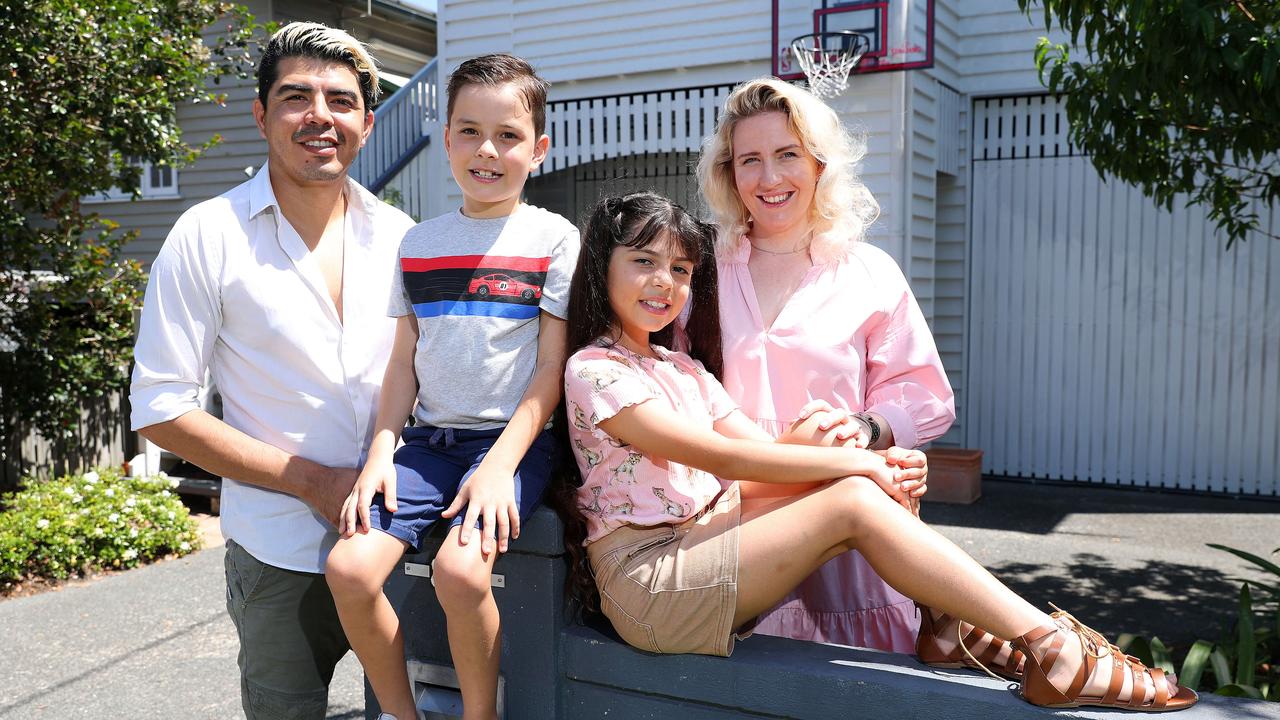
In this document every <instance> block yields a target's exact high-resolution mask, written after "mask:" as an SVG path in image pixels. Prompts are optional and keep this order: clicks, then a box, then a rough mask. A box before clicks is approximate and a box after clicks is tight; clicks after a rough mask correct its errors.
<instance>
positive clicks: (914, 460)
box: [880, 445, 929, 517]
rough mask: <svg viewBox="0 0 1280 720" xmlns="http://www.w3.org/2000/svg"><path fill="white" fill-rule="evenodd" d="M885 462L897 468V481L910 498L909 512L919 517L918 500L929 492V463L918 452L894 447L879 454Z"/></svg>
mask: <svg viewBox="0 0 1280 720" xmlns="http://www.w3.org/2000/svg"><path fill="white" fill-rule="evenodd" d="M880 454H881V455H883V456H884V459H885V462H886V463H888V464H889V465H892V466H894V467H895V468H897V470H898V472H897V477H898V481H899V482H900V483H901V487H902V489H903V491H905V492H906V493H907V496H908V497H910V498H911V510H912V512H913V513H915V515H916V517H920V498H922V497H924V494H925V493H926V492H928V491H929V485H928V483H929V461H928V458H926V457H925V454H924V453H923V452H921V451H919V450H908V449H906V448H900V447H897V446H896V445H895V446H893V447H890V448H889V449H887V450H884V451H883V452H881V453H880Z"/></svg>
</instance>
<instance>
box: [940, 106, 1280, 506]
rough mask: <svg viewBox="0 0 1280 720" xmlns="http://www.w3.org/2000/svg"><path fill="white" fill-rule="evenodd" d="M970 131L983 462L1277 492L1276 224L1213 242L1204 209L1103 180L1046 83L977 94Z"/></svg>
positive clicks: (1013, 469) (1268, 219)
mask: <svg viewBox="0 0 1280 720" xmlns="http://www.w3.org/2000/svg"><path fill="white" fill-rule="evenodd" d="M973 137H974V146H973V164H972V168H973V169H972V172H973V183H972V187H973V196H972V213H973V216H972V223H971V227H972V236H971V243H970V247H971V253H972V255H971V257H970V269H971V272H970V277H969V298H970V301H969V302H970V311H969V318H970V320H969V327H968V348H969V350H968V352H969V364H968V367H969V374H968V377H967V380H966V382H967V384H968V393H966V394H967V396H968V403H967V407H966V408H965V413H966V419H967V423H966V424H967V433H966V434H967V437H966V444H967V445H969V446H971V447H978V448H982V449H983V450H984V451H985V456H984V467H983V470H984V472H987V473H991V474H996V475H1007V476H1015V477H1028V478H1049V479H1062V480H1077V481H1087V482H1093V483H1108V484H1120V485H1137V486H1148V487H1159V488H1172V489H1186V490H1199V491H1211V492H1223V493H1232V494H1242V495H1264V496H1277V495H1280V481H1278V479H1277V476H1276V473H1275V468H1276V467H1277V466H1280V442H1277V439H1278V438H1280V421H1278V417H1280V402H1278V401H1280V241H1277V240H1273V239H1271V238H1268V237H1265V236H1263V235H1261V234H1254V235H1252V236H1251V237H1249V238H1248V240H1247V241H1245V242H1243V243H1237V244H1236V245H1234V246H1233V247H1232V249H1231V250H1227V249H1226V247H1225V246H1226V241H1225V239H1224V238H1223V237H1222V236H1221V235H1219V234H1217V233H1216V232H1215V229H1214V225H1213V223H1212V222H1211V221H1209V220H1207V218H1206V212H1205V211H1204V210H1202V209H1200V208H1198V207H1191V208H1187V207H1183V206H1182V204H1181V203H1177V202H1175V204H1174V207H1173V209H1172V211H1165V210H1162V209H1160V208H1158V207H1157V206H1156V205H1155V204H1154V203H1153V202H1152V201H1151V200H1149V199H1147V198H1146V197H1144V196H1143V195H1142V194H1141V193H1140V192H1139V191H1138V190H1136V189H1134V188H1132V187H1129V186H1126V185H1123V184H1121V183H1119V182H1118V181H1116V180H1114V179H1111V180H1109V181H1108V182H1103V181H1102V180H1101V178H1100V177H1099V176H1098V174H1097V172H1096V171H1095V170H1094V169H1093V166H1092V165H1091V164H1090V162H1089V159H1088V157H1085V156H1082V155H1081V154H1080V153H1079V151H1078V150H1077V149H1076V148H1074V147H1072V146H1071V144H1070V142H1069V141H1068V139H1067V123H1066V118H1065V117H1064V116H1063V114H1062V108H1061V106H1060V104H1059V103H1058V101H1057V100H1056V99H1054V98H1052V97H1049V96H1033V97H1016V98H991V99H980V100H976V101H975V102H974V112H973ZM1255 212H1257V213H1258V215H1259V217H1260V218H1261V219H1262V223H1263V226H1264V227H1266V228H1269V232H1270V233H1272V234H1273V235H1280V209H1276V208H1268V207H1265V206H1260V207H1256V208H1255Z"/></svg>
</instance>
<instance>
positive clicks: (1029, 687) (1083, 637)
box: [1013, 606, 1200, 712]
mask: <svg viewBox="0 0 1280 720" xmlns="http://www.w3.org/2000/svg"><path fill="white" fill-rule="evenodd" d="M1054 609H1055V610H1056V612H1054V613H1053V614H1052V615H1051V616H1050V617H1052V618H1053V620H1054V622H1052V623H1049V624H1047V625H1042V626H1040V627H1038V628H1036V629H1035V630H1032V631H1031V632H1029V633H1027V634H1025V635H1022V636H1021V637H1017V638H1014V640H1013V644H1014V646H1015V647H1017V648H1018V649H1019V650H1021V651H1022V652H1023V653H1024V654H1025V655H1026V656H1027V657H1028V658H1030V659H1031V662H1029V663H1027V664H1026V667H1025V673H1024V675H1023V678H1022V697H1023V699H1025V700H1026V701H1027V702H1029V703H1031V704H1032V705H1042V706H1044V707H1051V708H1073V707H1080V706H1082V705H1095V706H1099V707H1113V708H1122V709H1125V710H1133V711H1137V712H1171V711H1174V710H1185V709H1186V708H1189V707H1191V706H1192V705H1195V704H1196V701H1198V700H1199V699H1200V696H1199V695H1197V694H1196V691H1195V690H1192V689H1191V688H1186V687H1182V686H1180V685H1179V686H1178V692H1177V694H1176V695H1173V696H1170V695H1169V685H1168V683H1167V682H1166V681H1165V672H1164V670H1161V669H1160V668H1149V667H1147V666H1145V665H1143V664H1142V662H1140V661H1139V660H1138V659H1137V658H1135V657H1133V656H1130V655H1125V654H1124V653H1123V652H1121V651H1120V648H1118V647H1116V646H1115V645H1112V644H1111V643H1109V642H1107V640H1106V638H1104V637H1102V635H1100V634H1099V633H1098V632H1097V631H1096V630H1094V629H1092V628H1090V627H1088V626H1086V625H1084V624H1083V623H1081V622H1080V621H1079V620H1076V619H1075V618H1074V617H1072V616H1071V614H1070V613H1068V612H1066V611H1064V610H1060V609H1058V608H1057V607H1056V606H1055V608H1054ZM1059 631H1065V632H1072V633H1075V634H1076V635H1077V636H1079V638H1080V643H1081V645H1083V646H1084V662H1082V663H1081V664H1080V669H1079V670H1078V671H1077V672H1076V676H1075V679H1073V680H1072V682H1071V685H1070V687H1068V688H1067V689H1066V691H1062V690H1059V689H1058V688H1056V687H1054V685H1053V683H1051V682H1049V672H1050V671H1051V670H1052V669H1053V666H1054V664H1055V663H1057V662H1058V656H1059V654H1061V652H1062V646H1063V643H1064V642H1065V641H1066V640H1065V638H1064V637H1063V634H1062V633H1061V632H1059ZM1050 634H1054V635H1057V637H1055V638H1054V639H1053V641H1052V643H1051V644H1050V645H1049V648H1048V649H1047V650H1045V651H1044V655H1043V657H1040V658H1036V656H1035V653H1033V652H1032V651H1031V649H1030V648H1031V647H1032V646H1033V645H1035V644H1036V643H1038V642H1039V641H1041V640H1043V639H1045V638H1046V637H1048V636H1049V635H1050ZM1106 658H1110V662H1111V683H1110V685H1109V686H1108V687H1107V691H1106V693H1104V694H1103V696H1102V697H1081V695H1080V693H1081V692H1082V691H1083V690H1084V686H1085V684H1087V683H1088V682H1089V678H1090V677H1092V675H1093V671H1094V668H1095V667H1097V665H1098V662H1099V661H1100V660H1104V659H1106ZM1143 673H1146V674H1148V675H1149V676H1150V677H1151V682H1152V686H1153V687H1154V688H1155V696H1154V697H1152V698H1150V699H1149V700H1147V699H1146V698H1145V695H1146V691H1145V689H1144V683H1143V682H1142V675H1143ZM1126 675H1130V676H1131V677H1132V680H1131V682H1130V690H1129V700H1128V701H1125V702H1121V701H1120V700H1119V698H1120V693H1121V691H1122V690H1123V689H1124V680H1125V676H1126Z"/></svg>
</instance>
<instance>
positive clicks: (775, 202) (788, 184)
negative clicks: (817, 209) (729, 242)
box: [733, 112, 818, 240]
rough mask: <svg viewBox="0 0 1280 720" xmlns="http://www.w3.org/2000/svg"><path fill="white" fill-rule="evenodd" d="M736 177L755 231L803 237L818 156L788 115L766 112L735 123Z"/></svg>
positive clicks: (758, 236) (755, 234)
mask: <svg viewBox="0 0 1280 720" xmlns="http://www.w3.org/2000/svg"><path fill="white" fill-rule="evenodd" d="M733 179H734V184H735V185H736V186H737V189H738V197H739V198H740V199H741V200H742V204H743V206H744V207H746V209H747V214H748V215H750V216H751V237H753V238H756V239H762V240H763V239H767V238H775V237H777V238H788V237H798V236H800V235H802V234H804V233H806V232H808V230H809V213H810V208H811V207H812V205H813V196H814V191H815V190H816V189H817V187H818V161H817V159H816V158H814V157H813V155H811V154H810V153H809V151H808V150H806V149H805V147H804V144H803V143H801V142H800V138H798V137H796V136H795V134H794V133H792V132H791V128H790V127H788V126H787V116H786V115H785V114H783V113H780V112H766V113H761V114H759V115H753V116H751V117H749V118H745V119H743V120H740V121H738V124H737V125H736V126H735V127H734V129H733Z"/></svg>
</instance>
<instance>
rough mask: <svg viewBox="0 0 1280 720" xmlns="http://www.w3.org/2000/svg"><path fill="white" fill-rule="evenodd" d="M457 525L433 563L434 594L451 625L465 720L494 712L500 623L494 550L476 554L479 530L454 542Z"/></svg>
mask: <svg viewBox="0 0 1280 720" xmlns="http://www.w3.org/2000/svg"><path fill="white" fill-rule="evenodd" d="M461 529H462V527H461V526H460V525H458V526H454V527H453V528H451V529H450V530H449V535H448V536H447V537H446V538H445V541H444V542H443V543H442V544H441V546H440V552H439V553H438V554H437V555H436V559H435V561H434V563H433V564H432V571H431V576H432V577H433V578H434V579H435V583H436V597H437V598H438V599H439V600H440V606H441V607H443V608H444V613H445V618H446V620H447V623H448V626H449V650H450V652H452V653H453V667H454V669H455V670H457V672H458V686H459V688H460V689H461V690H462V708H463V710H462V717H463V720H496V719H497V717H498V660H499V656H500V654H501V650H502V647H501V642H502V639H501V638H502V636H501V631H502V625H501V618H500V617H499V615H498V605H497V603H496V602H494V599H493V588H492V586H491V585H490V577H491V576H492V574H493V562H494V560H496V559H497V555H498V554H497V553H496V552H494V553H490V554H489V557H487V558H486V557H484V556H483V555H481V553H480V543H481V537H480V531H476V532H474V533H472V535H471V542H469V543H467V544H466V545H462V544H461V543H459V542H458V533H459V532H460V531H461Z"/></svg>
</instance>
